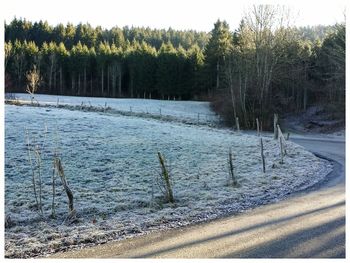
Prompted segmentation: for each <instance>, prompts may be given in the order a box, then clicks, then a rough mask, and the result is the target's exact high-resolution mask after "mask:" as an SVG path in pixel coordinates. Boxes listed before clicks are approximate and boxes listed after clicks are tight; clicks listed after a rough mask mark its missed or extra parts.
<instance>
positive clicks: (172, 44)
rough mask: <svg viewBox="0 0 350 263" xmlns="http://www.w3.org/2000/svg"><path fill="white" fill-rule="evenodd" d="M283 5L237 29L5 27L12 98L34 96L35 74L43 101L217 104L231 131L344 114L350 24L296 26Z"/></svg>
mask: <svg viewBox="0 0 350 263" xmlns="http://www.w3.org/2000/svg"><path fill="white" fill-rule="evenodd" d="M286 21H288V14H287V13H286V12H283V10H282V11H281V10H279V9H278V8H276V7H274V6H265V5H261V6H254V7H252V8H251V10H250V12H248V13H247V15H245V16H244V17H243V18H242V21H241V23H240V25H239V27H238V28H236V29H234V30H231V29H230V28H229V25H228V24H227V23H226V22H225V21H220V20H218V21H216V22H215V24H214V27H213V29H212V31H211V32H209V33H208V32H197V31H194V30H190V31H181V30H174V29H171V28H169V29H167V30H165V29H150V28H146V27H123V28H119V27H113V28H111V29H103V28H101V27H92V26H90V25H89V24H78V25H73V24H66V25H63V24H58V25H55V26H52V25H49V24H48V23H47V22H45V21H39V22H30V21H27V20H25V19H16V18H15V19H13V20H12V21H11V22H9V23H5V92H8V93H12V92H25V89H26V85H27V83H26V74H27V72H29V71H30V70H32V69H33V68H34V67H35V68H37V69H38V70H39V72H40V75H41V77H42V82H41V83H40V87H39V90H38V93H46V94H60V95H73V96H94V97H96V96H105V97H116V98H119V97H128V98H152V99H176V100H200V99H203V100H204V99H205V100H210V101H212V105H213V107H214V109H215V110H216V111H217V112H219V113H220V114H222V115H223V116H224V118H225V120H226V122H227V124H229V125H234V121H233V120H234V119H235V117H238V118H239V120H240V122H241V126H243V127H245V128H252V127H253V126H254V125H255V119H256V118H259V119H260V120H262V121H263V122H265V123H266V124H268V121H269V120H271V115H272V114H273V113H287V112H302V111H305V110H307V108H308V107H310V106H311V105H317V104H323V105H326V106H327V110H328V111H331V112H333V113H334V114H335V116H337V117H340V118H344V115H345V23H342V24H336V25H333V26H322V25H320V26H312V27H298V28H297V27H293V26H289V25H288V23H287V22H286Z"/></svg>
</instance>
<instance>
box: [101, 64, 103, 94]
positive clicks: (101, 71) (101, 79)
mask: <svg viewBox="0 0 350 263" xmlns="http://www.w3.org/2000/svg"><path fill="white" fill-rule="evenodd" d="M103 77H104V71H103V67H102V69H101V96H103V93H104V88H103Z"/></svg>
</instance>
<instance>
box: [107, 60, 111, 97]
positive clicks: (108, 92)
mask: <svg viewBox="0 0 350 263" xmlns="http://www.w3.org/2000/svg"><path fill="white" fill-rule="evenodd" d="M110 71H111V67H110V66H109V65H108V67H107V95H108V96H109V95H110V94H111V92H110V89H109V83H110V79H109V75H110V74H109V72H110Z"/></svg>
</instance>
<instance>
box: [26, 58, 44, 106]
mask: <svg viewBox="0 0 350 263" xmlns="http://www.w3.org/2000/svg"><path fill="white" fill-rule="evenodd" d="M41 81H42V78H41V76H40V72H39V70H37V69H36V65H34V66H33V69H32V70H31V71H29V72H28V73H27V88H26V92H28V93H29V95H30V99H31V103H33V100H34V98H35V97H34V95H35V92H36V91H37V90H38V88H39V85H40V83H41Z"/></svg>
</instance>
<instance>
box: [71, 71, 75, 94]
mask: <svg viewBox="0 0 350 263" xmlns="http://www.w3.org/2000/svg"><path fill="white" fill-rule="evenodd" d="M74 93H75V81H74V74H72V95H74Z"/></svg>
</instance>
